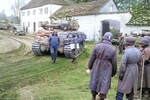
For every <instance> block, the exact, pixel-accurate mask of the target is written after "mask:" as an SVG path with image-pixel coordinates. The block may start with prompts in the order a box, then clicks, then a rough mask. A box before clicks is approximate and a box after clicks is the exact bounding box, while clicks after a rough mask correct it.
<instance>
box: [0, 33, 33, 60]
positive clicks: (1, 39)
mask: <svg viewBox="0 0 150 100" xmlns="http://www.w3.org/2000/svg"><path fill="white" fill-rule="evenodd" d="M33 42H34V34H31V33H28V34H26V35H23V36H16V35H14V33H12V31H11V30H0V59H5V58H7V60H8V59H10V60H13V61H18V60H22V59H27V58H26V57H27V56H25V55H28V57H33V56H34V55H33V53H32V43H33ZM16 56H17V59H13V58H15V57H16Z"/></svg>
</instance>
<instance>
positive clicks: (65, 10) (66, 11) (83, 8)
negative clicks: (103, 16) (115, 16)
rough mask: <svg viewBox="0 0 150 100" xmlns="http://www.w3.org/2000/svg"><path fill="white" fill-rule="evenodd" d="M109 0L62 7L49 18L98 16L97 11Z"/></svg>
mask: <svg viewBox="0 0 150 100" xmlns="http://www.w3.org/2000/svg"><path fill="white" fill-rule="evenodd" d="M109 1H110V0H98V1H92V2H87V3H80V4H75V5H69V6H63V7H62V8H60V9H59V10H57V11H56V12H55V13H54V14H53V15H52V16H51V17H55V18H60V17H65V16H81V15H93V14H98V13H99V11H100V10H101V9H102V8H103V7H104V6H105V5H106V4H107V3H108V2H109Z"/></svg>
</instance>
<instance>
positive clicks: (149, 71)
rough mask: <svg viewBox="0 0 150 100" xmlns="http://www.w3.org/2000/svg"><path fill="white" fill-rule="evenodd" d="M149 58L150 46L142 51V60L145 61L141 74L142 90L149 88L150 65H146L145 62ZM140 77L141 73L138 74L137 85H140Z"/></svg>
mask: <svg viewBox="0 0 150 100" xmlns="http://www.w3.org/2000/svg"><path fill="white" fill-rule="evenodd" d="M149 58H150V46H148V47H146V48H145V49H144V50H142V59H144V60H145V64H144V74H143V88H150V63H147V60H149ZM141 75H142V73H140V80H139V83H141Z"/></svg>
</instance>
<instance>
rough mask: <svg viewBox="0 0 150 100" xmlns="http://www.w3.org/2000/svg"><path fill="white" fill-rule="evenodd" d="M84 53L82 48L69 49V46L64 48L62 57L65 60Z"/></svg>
mask: <svg viewBox="0 0 150 100" xmlns="http://www.w3.org/2000/svg"><path fill="white" fill-rule="evenodd" d="M83 51H84V47H83V46H82V45H80V48H79V49H71V47H70V45H65V46H64V55H65V57H66V58H72V59H73V58H76V57H77V56H79V55H80V54H81V53H82V52H83Z"/></svg>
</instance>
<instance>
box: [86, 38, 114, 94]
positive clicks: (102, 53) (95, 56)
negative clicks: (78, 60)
mask: <svg viewBox="0 0 150 100" xmlns="http://www.w3.org/2000/svg"><path fill="white" fill-rule="evenodd" d="M88 67H89V69H91V70H92V71H91V78H90V83H89V88H90V89H91V90H93V91H97V92H100V93H102V94H107V93H108V90H109V88H110V83H111V76H112V70H113V71H114V72H116V70H117V52H116V49H115V48H114V47H113V46H112V45H111V43H110V42H109V41H106V40H104V41H103V43H100V44H97V45H96V46H95V47H94V49H93V51H92V54H91V57H90V60H89V63H88Z"/></svg>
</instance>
